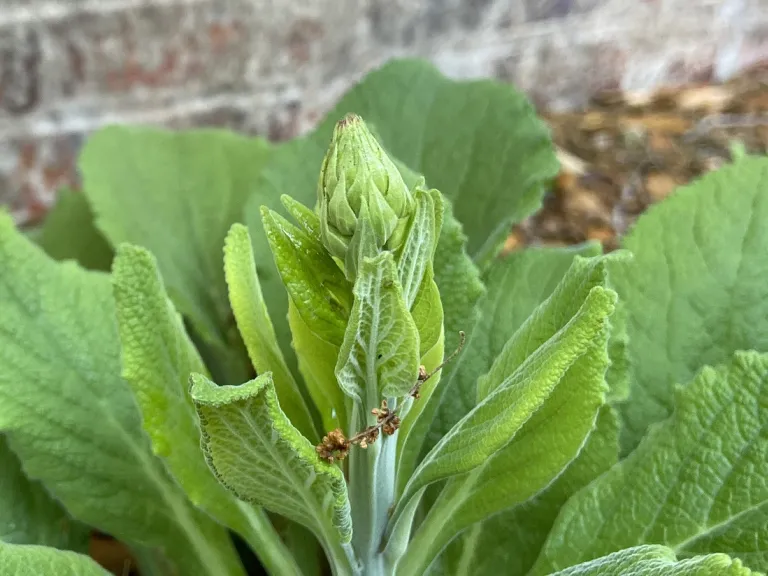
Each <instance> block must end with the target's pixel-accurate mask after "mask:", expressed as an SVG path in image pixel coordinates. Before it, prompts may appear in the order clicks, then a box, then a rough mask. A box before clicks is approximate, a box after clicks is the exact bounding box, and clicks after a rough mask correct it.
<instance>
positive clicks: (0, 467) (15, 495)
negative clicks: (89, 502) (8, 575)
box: [0, 436, 89, 552]
mask: <svg viewBox="0 0 768 576" xmlns="http://www.w3.org/2000/svg"><path fill="white" fill-rule="evenodd" d="M88 532H89V530H88V528H86V527H85V526H83V525H82V524H80V523H79V522H76V521H74V520H72V518H71V517H70V516H69V514H67V512H66V510H64V509H63V508H62V507H61V504H59V503H58V502H56V501H55V500H53V499H52V498H51V496H50V494H48V492H46V490H45V488H43V487H42V486H41V485H40V483H38V482H34V481H32V480H29V479H27V477H26V476H25V475H24V472H23V471H22V470H21V463H20V462H19V459H18V458H17V457H16V455H15V454H14V453H13V452H11V449H10V448H9V447H8V444H7V442H6V441H5V438H4V437H3V436H0V540H1V541H3V542H7V543H9V544H40V545H42V546H51V547H54V548H61V549H65V550H76V551H79V552H84V551H85V550H86V549H87V547H88Z"/></svg>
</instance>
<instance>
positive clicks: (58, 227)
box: [35, 190, 113, 271]
mask: <svg viewBox="0 0 768 576" xmlns="http://www.w3.org/2000/svg"><path fill="white" fill-rule="evenodd" d="M35 241H36V243H37V244H38V245H39V246H40V247H41V248H42V249H43V250H45V251H46V253H47V254H48V255H49V256H50V257H51V258H53V259H55V260H69V259H72V260H76V261H77V262H78V263H79V264H80V265H81V266H82V267H83V268H88V269H89V270H104V271H107V270H109V266H110V264H111V263H112V256H113V254H112V248H111V247H110V246H109V244H108V243H107V241H106V240H105V238H104V237H103V236H102V235H101V234H100V233H99V231H98V230H97V229H96V226H95V225H94V223H93V213H92V212H91V207H90V206H88V200H87V199H86V197H85V195H84V194H83V193H81V192H75V191H73V190H60V191H59V192H58V193H57V199H56V204H54V206H53V208H52V209H51V211H50V212H48V215H47V216H46V217H45V222H44V223H43V226H42V228H41V230H40V235H39V236H38V237H37V239H36V240H35Z"/></svg>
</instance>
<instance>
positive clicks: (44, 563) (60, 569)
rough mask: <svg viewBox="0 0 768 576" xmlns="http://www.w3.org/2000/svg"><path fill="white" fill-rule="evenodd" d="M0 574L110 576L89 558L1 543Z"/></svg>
mask: <svg viewBox="0 0 768 576" xmlns="http://www.w3.org/2000/svg"><path fill="white" fill-rule="evenodd" d="M0 574H3V576H31V575H32V574H35V575H36V574H55V575H56V576H111V575H110V573H109V572H107V571H106V570H104V568H102V567H101V566H99V565H98V564H96V562H94V561H93V560H91V559H90V558H89V557H88V556H85V555H83V554H77V553H75V552H68V551H64V550H57V549H55V548H48V547H47V546H35V545H23V544H7V543H5V542H0Z"/></svg>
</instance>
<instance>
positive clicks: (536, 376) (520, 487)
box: [401, 259, 615, 574]
mask: <svg viewBox="0 0 768 576" xmlns="http://www.w3.org/2000/svg"><path fill="white" fill-rule="evenodd" d="M592 260H593V261H597V263H596V265H594V266H593V267H594V268H601V266H600V264H599V259H592ZM586 262H587V261H585V263H586ZM579 264H580V263H579V260H577V261H576V262H574V265H573V266H572V268H571V272H570V273H569V274H568V275H566V278H565V279H564V280H563V282H561V284H560V285H559V286H558V289H557V290H556V291H555V293H554V294H553V296H552V297H551V298H550V299H549V300H548V301H547V302H546V303H545V304H544V305H542V307H540V308H539V309H538V310H537V313H536V314H534V315H533V316H532V317H531V319H529V321H527V322H526V323H525V324H524V325H523V327H522V328H521V329H520V330H518V332H517V333H516V334H515V336H513V338H512V339H511V340H510V341H509V342H508V343H507V345H506V346H505V347H504V350H503V351H502V353H501V356H499V358H498V359H497V360H496V362H495V363H494V365H493V367H492V368H491V371H490V372H489V376H490V378H489V379H491V378H492V379H494V380H498V381H499V384H498V385H496V384H495V383H494V384H493V385H492V386H490V387H489V388H488V390H489V395H488V396H486V397H485V398H484V399H482V400H481V401H480V403H479V404H478V406H477V407H476V408H475V409H474V410H473V411H472V412H470V413H469V414H468V415H467V417H466V418H465V419H463V420H462V421H461V422H460V423H459V424H458V425H457V426H456V427H455V428H454V430H452V431H450V432H449V433H448V435H446V438H445V439H444V440H443V441H442V442H441V443H438V445H437V446H436V447H435V449H434V450H433V452H432V453H430V454H429V455H428V456H427V458H425V459H424V461H423V462H422V464H421V466H420V468H419V469H417V471H416V474H415V479H416V480H415V481H414V480H412V481H411V484H414V482H418V481H419V478H420V476H422V477H424V476H426V478H427V480H429V479H431V478H434V477H435V476H437V477H438V478H440V477H441V476H438V475H439V474H441V472H442V476H443V477H444V476H447V475H448V474H450V473H451V472H452V473H453V475H458V474H461V473H462V472H469V473H468V474H465V475H464V476H458V477H454V478H453V479H452V480H451V481H450V482H449V483H448V484H447V486H446V487H445V489H444V490H443V492H442V493H441V494H440V497H439V498H438V500H437V502H436V503H435V505H434V506H433V508H432V509H431V510H430V512H429V514H428V515H427V518H426V519H425V520H424V523H423V524H422V525H421V527H420V528H419V530H418V531H417V532H416V534H415V535H414V538H413V541H412V543H411V545H410V547H409V551H408V553H406V556H405V557H404V559H403V562H402V566H401V569H402V570H403V574H417V573H421V572H419V571H420V570H421V571H422V572H423V570H425V569H426V568H427V567H428V565H429V564H430V563H431V561H432V560H433V559H434V558H435V557H436V556H437V555H438V554H439V553H440V551H441V550H442V549H443V547H444V546H446V545H447V544H448V542H450V540H451V539H452V538H453V537H454V536H455V535H456V534H458V533H459V532H460V531H461V530H463V529H464V528H466V527H468V526H470V525H471V524H473V523H475V522H478V521H480V520H484V519H485V518H487V517H489V516H491V515H492V514H494V513H497V512H499V511H501V510H504V509H507V508H510V507H512V506H515V505H519V504H521V503H523V502H525V501H526V500H527V499H529V498H531V497H533V496H534V495H536V494H537V493H539V492H540V491H541V490H542V489H544V488H545V487H546V486H547V485H549V484H550V483H551V482H552V480H554V479H555V478H556V477H557V476H558V475H559V474H560V473H561V472H562V470H563V469H564V468H565V467H566V466H567V465H568V464H569V463H570V462H571V461H573V459H574V458H576V456H577V454H578V453H579V451H580V450H581V448H582V446H583V445H584V442H585V440H586V439H587V437H588V436H589V434H590V432H591V431H592V429H593V427H594V425H595V421H596V418H597V413H598V410H599V409H600V407H601V406H602V405H603V403H604V401H605V392H606V387H605V381H604V378H605V371H606V369H607V367H608V355H607V338H608V327H607V318H608V316H609V315H610V313H611V312H612V311H613V304H614V302H615V294H614V293H613V292H610V291H607V290H606V289H605V288H603V287H602V286H599V285H598V286H594V287H592V289H591V290H590V291H589V292H588V293H587V294H586V295H581V296H582V298H583V300H582V306H581V308H580V309H578V310H577V311H576V312H575V313H574V315H573V317H572V318H567V317H563V318H561V319H560V323H553V322H552V318H553V317H555V316H556V314H555V313H553V311H559V310H562V309H566V310H567V309H568V308H569V302H568V298H569V297H570V296H571V294H567V293H566V294H563V293H560V289H561V288H562V287H564V286H568V285H569V284H571V282H569V280H571V279H572V278H574V277H576V278H579V279H581V280H582V282H584V280H585V278H587V279H589V274H588V273H585V272H584V268H585V267H586V266H580V265H579ZM603 268H604V267H603ZM585 283H586V282H585ZM574 296H575V297H576V298H577V299H578V297H579V295H578V294H575V295H574ZM559 326H563V327H562V328H560V329H559V330H557V328H558V327H559ZM547 330H557V332H556V333H555V334H554V335H552V336H551V337H550V338H549V339H548V340H546V341H545V342H544V343H541V344H538V347H536V348H534V346H536V345H537V344H536V343H537V340H536V338H533V337H531V339H530V340H529V339H528V337H530V336H531V335H533V334H536V333H539V334H542V335H543V334H544V333H545V332H546V331H547ZM529 345H530V346H531V348H529V349H528V351H527V355H526V359H525V361H524V362H523V363H522V364H521V365H519V366H518V365H517V364H516V363H515V362H514V361H513V358H514V357H515V356H516V355H517V354H519V350H521V349H522V350H523V351H524V352H525V351H526V348H527V346H529ZM521 355H522V354H521ZM499 366H503V367H504V368H505V371H502V370H501V369H500V368H499ZM564 429H566V430H568V434H563V430H564ZM478 452H479V453H480V456H481V457H482V460H475V455H476V454H477V453H478ZM468 463H471V464H473V465H472V466H471V467H470V466H469V465H468ZM430 468H431V470H430ZM422 482H424V480H422ZM415 485H416V488H418V487H419V484H418V483H416V484H415ZM409 487H410V489H411V490H413V487H412V486H411V485H409ZM409 487H406V495H405V496H406V498H407V497H408V493H409Z"/></svg>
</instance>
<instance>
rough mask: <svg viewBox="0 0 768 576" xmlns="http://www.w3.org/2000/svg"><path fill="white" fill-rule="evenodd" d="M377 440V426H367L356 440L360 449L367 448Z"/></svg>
mask: <svg viewBox="0 0 768 576" xmlns="http://www.w3.org/2000/svg"><path fill="white" fill-rule="evenodd" d="M378 438H379V428H378V426H368V428H366V429H365V430H363V432H362V434H360V439H359V440H358V442H359V443H360V448H368V445H369V444H373V443H374V442H376V440H378Z"/></svg>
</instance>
